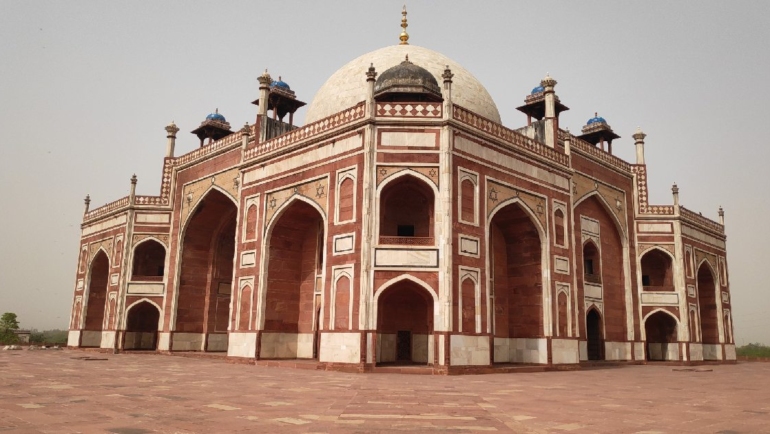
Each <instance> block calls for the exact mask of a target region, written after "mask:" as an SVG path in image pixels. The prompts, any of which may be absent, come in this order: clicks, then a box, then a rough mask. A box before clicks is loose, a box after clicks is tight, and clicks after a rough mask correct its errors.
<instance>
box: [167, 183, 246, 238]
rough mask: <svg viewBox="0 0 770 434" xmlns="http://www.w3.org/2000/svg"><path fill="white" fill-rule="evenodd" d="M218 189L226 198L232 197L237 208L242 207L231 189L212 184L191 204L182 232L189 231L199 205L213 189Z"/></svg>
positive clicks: (231, 199)
mask: <svg viewBox="0 0 770 434" xmlns="http://www.w3.org/2000/svg"><path fill="white" fill-rule="evenodd" d="M214 190H216V191H218V192H219V193H222V195H224V196H225V197H226V198H228V199H230V201H232V203H233V205H234V206H235V209H236V210H237V209H240V208H239V206H238V199H236V198H235V197H234V196H233V195H232V194H230V192H229V191H227V190H225V189H224V188H222V187H220V186H218V185H216V184H212V185H211V186H210V187H209V188H207V189H206V191H205V192H204V193H203V194H202V195H201V197H199V198H198V200H197V201H196V202H195V204H191V206H190V211H189V212H188V213H187V216H186V217H185V219H184V222H183V224H182V225H181V228H182V230H181V231H180V233H185V232H186V231H187V226H188V225H189V223H190V220H192V217H193V216H194V215H195V214H196V212H197V211H198V207H199V206H201V204H202V203H203V202H204V201H205V200H206V199H207V198H208V197H209V195H210V194H211V192H212V191H214Z"/></svg>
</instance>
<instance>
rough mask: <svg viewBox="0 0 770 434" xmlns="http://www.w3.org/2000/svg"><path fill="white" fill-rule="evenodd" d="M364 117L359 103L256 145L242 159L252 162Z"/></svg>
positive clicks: (361, 104)
mask: <svg viewBox="0 0 770 434" xmlns="http://www.w3.org/2000/svg"><path fill="white" fill-rule="evenodd" d="M365 115H366V109H365V104H364V101H361V102H359V103H358V104H356V105H354V106H353V107H351V108H348V109H345V110H343V111H341V112H339V113H335V114H333V115H331V116H327V117H325V118H323V119H320V120H318V121H316V122H313V123H311V124H307V125H305V126H302V127H298V128H296V129H294V130H291V131H289V132H287V133H285V134H282V135H280V136H278V137H275V138H272V139H270V140H267V141H265V142H262V143H257V144H255V145H254V146H252V147H249V148H247V149H246V152H245V154H244V157H243V159H244V161H248V160H253V159H255V158H257V157H259V156H261V155H264V154H267V153H269V152H273V151H275V150H278V149H281V148H285V147H287V146H290V145H292V144H294V143H297V142H299V141H301V140H304V139H307V138H309V137H312V136H315V135H317V134H320V133H324V132H326V131H330V130H332V129H335V128H338V127H341V126H343V125H346V124H349V123H351V122H353V121H355V120H358V119H362V118H363V117H364V116H365Z"/></svg>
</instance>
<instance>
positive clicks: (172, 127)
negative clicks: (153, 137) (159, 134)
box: [166, 121, 179, 158]
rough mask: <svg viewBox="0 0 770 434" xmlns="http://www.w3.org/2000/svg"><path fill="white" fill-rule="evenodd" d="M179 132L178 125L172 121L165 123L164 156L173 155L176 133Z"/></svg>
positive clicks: (171, 156) (169, 156)
mask: <svg viewBox="0 0 770 434" xmlns="http://www.w3.org/2000/svg"><path fill="white" fill-rule="evenodd" d="M178 132H179V127H177V126H176V124H175V123H174V121H171V123H170V124H168V125H166V139H167V141H166V158H173V157H174V146H176V133H178Z"/></svg>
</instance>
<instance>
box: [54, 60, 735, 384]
mask: <svg viewBox="0 0 770 434" xmlns="http://www.w3.org/2000/svg"><path fill="white" fill-rule="evenodd" d="M402 47H404V46H402ZM405 47H407V48H403V50H407V49H409V48H408V47H411V46H405ZM390 49H391V50H395V48H394V47H390ZM399 49H401V48H399ZM413 49H414V50H417V47H415V48H413ZM421 50H424V51H425V52H426V53H432V52H429V50H425V49H421ZM375 53H377V52H375ZM417 53H418V54H419V53H423V52H422V51H418V52H417ZM408 54H409V55H410V57H412V53H411V52H409V53H408ZM423 54H424V53H423ZM375 59H376V56H375ZM419 59H420V56H417V55H415V56H414V57H413V62H414V65H416V66H417V67H420V68H422V67H423V66H425V67H426V68H427V67H428V63H429V62H428V61H427V60H425V61H424V62H425V63H426V64H425V65H422V64H421V63H420V60H419ZM426 59H427V58H426ZM410 64H411V63H410ZM401 65H404V63H402V64H401ZM373 66H374V67H377V68H378V69H381V70H383V71H390V70H391V69H394V68H399V65H395V66H394V65H391V64H387V62H385V64H384V65H381V66H380V65H378V64H377V62H374V65H373ZM391 66H392V68H389V67H391ZM407 66H408V65H407ZM443 69H444V68H442V70H435V68H433V69H431V70H430V71H429V72H430V74H432V75H433V77H434V78H435V79H437V80H435V81H436V82H437V83H441V85H440V89H439V90H438V92H439V94H436V93H435V89H434V90H432V91H425V92H424V93H420V92H422V91H419V92H412V90H409V89H406V90H405V89H402V88H386V87H387V83H381V82H380V81H379V80H378V78H377V77H378V74H377V72H376V71H375V70H374V68H371V69H370V70H369V71H367V70H365V69H363V70H360V71H358V73H357V74H358V75H357V76H356V77H357V79H359V80H360V82H361V83H364V84H365V86H366V88H365V89H366V93H365V94H364V95H363V98H362V99H361V100H360V102H358V103H356V104H352V105H350V106H345V107H337V108H338V110H336V113H334V114H331V115H330V116H326V117H323V118H320V119H318V120H316V121H314V122H311V123H309V124H307V125H305V126H301V127H295V126H294V125H292V123H293V122H292V116H293V114H294V111H296V109H297V108H299V107H300V106H302V105H304V103H301V102H299V101H298V100H296V98H294V95H293V92H290V91H289V90H288V86H286V87H285V88H284V87H283V85H281V84H280V83H283V82H280V83H279V82H274V81H272V80H271V79H270V77H269V76H268V75H267V74H265V75H263V76H261V77H260V98H259V99H258V100H257V101H255V103H257V104H259V103H260V102H267V103H262V104H261V105H259V112H258V115H257V117H256V122H255V124H254V125H251V126H249V125H248V124H247V125H246V126H245V127H244V128H243V129H241V130H240V131H236V132H232V131H230V130H229V124H227V123H226V121H225V120H224V118H223V117H221V116H220V115H218V114H216V116H214V114H212V115H211V116H210V119H207V121H205V122H204V123H203V124H202V125H201V127H200V128H198V129H197V130H195V133H196V134H198V136H199V137H201V147H200V148H199V149H196V150H195V151H193V152H190V153H188V154H185V155H182V156H174V155H173V148H174V144H175V138H176V133H177V131H178V128H176V126H175V125H173V124H172V125H170V126H169V127H167V131H168V133H169V134H168V146H169V147H168V152H167V158H166V159H165V161H164V167H163V180H162V185H161V188H160V195H159V196H137V195H136V194H135V193H134V187H135V184H136V179H135V178H134V179H132V189H131V194H130V195H129V196H128V197H125V198H122V199H120V200H118V201H115V202H112V203H109V204H107V205H105V206H102V207H100V208H97V209H93V210H89V209H88V202H87V204H86V212H85V215H84V218H83V224H82V229H83V231H82V238H81V243H80V259H79V261H78V269H77V273H76V279H75V281H76V283H75V291H74V298H73V309H72V316H71V320H70V337H69V345H70V346H72V347H100V348H107V349H116V350H131V349H149V350H157V351H172V352H175V351H209V352H226V353H227V355H228V356H229V357H233V358H242V359H251V360H254V359H257V360H264V359H316V360H317V361H318V363H321V364H326V365H328V366H347V367H351V368H355V369H360V370H369V369H371V368H373V367H375V366H378V365H383V364H389V363H414V364H425V365H429V366H432V367H433V369H434V370H435V372H441V373H449V372H455V371H456V372H460V371H463V370H469V369H476V368H479V367H489V366H492V365H495V364H511V363H526V364H540V365H559V364H577V363H580V362H581V361H587V360H625V361H634V360H678V361H699V360H734V359H735V346H734V340H733V334H732V319H731V308H730V291H729V285H728V273H727V260H726V250H725V233H724V226H723V222H720V223H717V222H714V221H711V220H708V219H706V218H704V217H702V216H700V215H699V214H697V213H694V212H692V211H689V210H687V209H686V208H684V207H683V206H681V205H679V203H678V192H677V191H676V188H674V204H673V205H662V206H659V205H650V204H649V203H648V198H647V178H646V176H647V172H646V166H645V164H644V138H645V135H644V134H643V133H641V131H637V133H636V134H634V136H633V137H634V139H635V146H636V148H637V161H636V164H630V163H627V162H625V161H623V160H621V159H619V158H617V157H615V156H613V155H612V154H611V152H608V151H605V150H604V147H605V144H608V145H609V146H610V148H609V150H610V151H611V145H612V139H614V138H617V136H616V135H614V133H613V132H612V130H611V129H610V128H609V126H608V125H607V124H606V122H605V121H604V120H603V119H601V120H600V121H598V120H597V121H596V122H594V123H591V124H589V125H588V126H587V127H586V128H584V134H583V135H581V136H575V135H572V134H570V133H569V132H567V131H565V130H563V129H560V128H559V114H560V112H562V111H564V110H566V109H567V108H566V107H564V106H563V105H562V104H561V103H560V102H559V100H558V98H557V97H556V94H555V90H554V86H555V85H556V81H555V80H553V79H552V78H550V77H546V78H545V79H544V80H543V81H542V82H541V86H540V87H539V88H537V89H536V90H535V92H533V94H532V95H530V96H528V97H527V99H526V101H525V105H524V106H522V107H521V108H520V110H522V111H523V112H524V113H526V114H527V115H528V117H529V120H528V123H527V126H525V127H522V128H519V129H517V130H512V129H508V128H506V127H504V126H502V125H500V124H499V122H497V121H496V120H492V119H488V118H486V117H483V116H482V115H480V114H479V113H477V112H475V111H474V107H464V106H463V105H461V104H459V103H458V101H457V99H459V98H461V97H466V98H471V99H469V100H472V98H474V95H465V94H463V92H469V91H468V89H469V88H468V87H467V86H465V85H464V84H463V83H462V82H460V80H459V79H458V78H453V77H454V75H453V71H454V70H452V69H450V68H446V70H443ZM396 72H398V71H396ZM384 75H385V73H382V74H380V76H381V77H380V78H382V76H384ZM407 78H409V79H412V78H414V79H420V80H423V79H426V78H425V77H411V76H410V77H407ZM427 80H428V81H430V78H427ZM284 85H285V83H284ZM378 89H380V90H379V92H380V93H379V94H378ZM383 89H384V90H383ZM431 92H432V93H431ZM319 94H320V93H319ZM316 98H318V97H316ZM410 98H412V99H410ZM314 104H316V102H314ZM494 111H495V113H496V108H494ZM287 113H288V114H289V115H290V121H289V122H288V123H284V122H283V119H284V116H285V115H286V114H287ZM212 116H213V117H212ZM220 118H221V119H220ZM533 118H534V120H533ZM594 119H600V118H594ZM206 138H208V139H210V140H209V141H208V143H206V141H205V139H206ZM720 215H721V210H720Z"/></svg>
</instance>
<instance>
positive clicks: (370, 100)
mask: <svg viewBox="0 0 770 434" xmlns="http://www.w3.org/2000/svg"><path fill="white" fill-rule="evenodd" d="M376 80H377V71H376V70H375V69H374V63H371V64H369V69H368V70H367V71H366V115H367V116H368V117H369V118H374V116H375V114H376V111H377V105H376V103H375V102H374V83H375V81H376Z"/></svg>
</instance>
